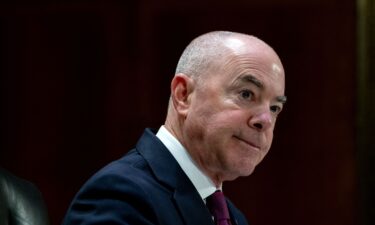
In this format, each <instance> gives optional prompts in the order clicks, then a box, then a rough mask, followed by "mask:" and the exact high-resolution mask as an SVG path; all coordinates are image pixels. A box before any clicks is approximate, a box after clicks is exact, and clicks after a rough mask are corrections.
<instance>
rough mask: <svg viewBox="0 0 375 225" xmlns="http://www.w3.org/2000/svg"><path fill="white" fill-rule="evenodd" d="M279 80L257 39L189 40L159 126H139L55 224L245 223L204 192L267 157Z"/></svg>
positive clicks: (278, 67) (280, 98) (271, 55)
mask: <svg viewBox="0 0 375 225" xmlns="http://www.w3.org/2000/svg"><path fill="white" fill-rule="evenodd" d="M284 82H285V81H284V70H283V66H282V64H281V61H280V59H279V57H278V56H277V54H276V53H275V52H274V50H273V49H272V48H271V47H269V46H268V45H267V44H266V43H264V42H263V41H261V40H259V39H258V38H256V37H253V36H249V35H245V34H240V33H234V32H223V31H216V32H210V33H207V34H204V35H202V36H199V37H198V38H196V39H194V40H193V41H192V42H191V43H190V44H189V45H188V47H187V48H186V49H185V51H184V52H183V54H182V56H181V58H180V60H179V63H178V65H177V69H176V74H175V76H174V78H173V80H172V82H171V98H170V104H169V108H168V114H167V118H166V122H165V125H163V126H161V127H160V129H159V130H157V131H156V130H150V129H146V130H145V132H144V134H143V136H142V137H141V138H140V139H139V141H138V143H137V145H136V147H135V148H134V149H133V150H131V151H130V152H129V153H128V154H127V155H125V156H124V157H123V158H121V159H119V160H117V161H114V162H112V163H111V164H109V165H107V166H106V167H104V168H103V169H101V170H100V171H99V172H98V173H96V174H95V175H94V176H93V177H92V178H90V179H89V180H88V181H87V182H86V184H85V185H84V186H83V187H82V188H81V190H80V191H79V192H78V193H77V195H76V196H75V198H74V200H73V202H72V204H71V206H70V208H69V210H68V213H67V215H66V217H65V220H64V222H63V224H65V225H68V224H75V225H76V224H82V225H83V224H85V225H93V224H129V225H146V224H149V225H151V224H154V225H156V224H158V225H183V224H185V225H210V224H214V223H215V224H222V222H223V221H219V220H221V219H222V218H219V217H220V215H221V214H228V215H226V218H224V219H225V220H226V221H225V222H224V223H223V224H232V225H234V224H238V225H245V224H247V222H246V219H245V217H244V216H243V214H242V213H241V212H240V211H239V210H238V209H237V208H235V206H234V205H233V204H232V203H231V202H230V201H229V200H224V201H223V202H224V206H223V205H221V206H220V207H219V208H220V210H221V209H223V212H224V211H225V213H221V211H220V210H219V211H220V213H219V214H220V215H219V216H218V215H217V213H216V211H215V210H217V207H216V209H212V207H211V205H215V204H216V203H211V202H212V200H211V199H212V198H211V196H216V194H217V193H219V194H220V196H222V192H221V190H222V183H223V182H224V181H228V180H233V179H236V178H237V177H239V176H248V175H250V174H251V173H252V172H253V170H254V168H255V166H256V165H258V164H259V163H260V161H261V160H262V159H263V157H264V156H265V155H266V154H267V152H268V150H269V149H270V146H271V143H272V139H273V129H274V126H275V122H276V118H277V115H278V114H279V113H280V111H281V110H282V108H283V104H284V103H285V101H286V97H285V96H284ZM214 202H217V201H216V200H215V201H214ZM216 205H217V204H216ZM209 208H210V209H209ZM214 208H215V207H214ZM227 208H228V210H227Z"/></svg>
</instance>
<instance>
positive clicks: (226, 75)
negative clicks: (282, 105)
mask: <svg viewBox="0 0 375 225" xmlns="http://www.w3.org/2000/svg"><path fill="white" fill-rule="evenodd" d="M215 74H216V75H217V76H220V77H217V79H219V80H222V79H223V81H224V82H225V83H228V84H230V83H233V82H236V83H238V82H242V83H252V84H256V83H259V85H257V86H262V87H265V88H267V87H268V86H272V87H273V88H275V89H276V90H275V91H277V92H280V94H283V92H284V85H285V80H284V79H285V78H284V69H283V66H282V64H281V62H280V60H279V58H278V57H277V55H276V54H270V53H264V52H261V53H257V54H256V53H248V54H239V55H238V54H230V55H228V56H227V57H226V58H225V59H224V60H223V61H222V62H219V63H218V64H217V70H216V72H215ZM249 77H253V78H255V79H256V82H254V81H255V80H254V79H253V80H251V79H248V78H249ZM248 81H253V82H248Z"/></svg>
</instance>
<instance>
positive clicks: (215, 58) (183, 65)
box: [176, 31, 282, 77]
mask: <svg viewBox="0 0 375 225" xmlns="http://www.w3.org/2000/svg"><path fill="white" fill-rule="evenodd" d="M257 51H261V52H262V53H263V54H264V53H266V54H267V53H269V54H272V55H274V56H276V57H275V58H276V61H277V62H276V64H278V65H277V67H278V69H282V65H281V62H280V60H279V58H278V56H277V54H276V53H275V52H274V51H273V49H272V48H271V47H270V46H269V45H267V44H266V43H265V42H263V41H262V40H260V39H258V38H256V37H254V36H251V35H246V34H242V33H236V32H230V31H213V32H210V33H206V34H203V35H201V36H199V37H197V38H195V39H194V40H193V41H192V42H191V43H190V44H189V45H188V46H187V47H186V49H185V50H184V52H183V53H182V55H181V57H180V59H179V62H178V64H177V68H176V74H179V73H182V74H185V75H187V76H192V77H199V76H200V75H201V74H204V73H205V72H206V71H208V70H210V69H213V67H215V66H216V65H218V64H221V63H223V61H224V60H225V59H226V57H227V56H228V55H231V54H234V55H241V54H246V53H249V52H250V53H251V52H252V53H256V52H257Z"/></svg>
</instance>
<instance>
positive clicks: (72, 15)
mask: <svg viewBox="0 0 375 225" xmlns="http://www.w3.org/2000/svg"><path fill="white" fill-rule="evenodd" d="M356 18H357V17H356V3H355V1H354V0H304V1H300V0H252V1H250V0H248V1H245V0H230V1H229V0H228V1H217V0H216V1H214V0H206V1H202V0H199V1H198V0H190V1H172V0H159V1H151V0H149V1H148V0H139V1H135V0H134V1H129V0H128V1H115V0H110V1H83V0H81V1H67V0H65V1H63V0H61V1H57V0H56V1H47V0H45V1H32V2H31V1H8V2H2V3H0V75H1V76H0V79H1V80H0V85H1V105H0V107H1V125H0V129H1V146H0V148H1V150H0V165H1V166H2V167H4V168H6V169H7V170H9V171H11V172H12V173H14V174H15V175H17V176H19V177H22V178H25V179H27V180H29V181H31V182H33V183H34V184H36V185H37V186H38V188H39V189H40V190H41V192H42V193H43V196H44V198H45V201H46V204H47V206H48V209H49V215H50V218H51V222H52V224H59V223H60V222H61V220H62V218H63V215H64V214H65V211H66V209H67V207H68V205H69V203H70V201H71V199H72V198H73V196H74V194H75V193H76V192H77V191H78V189H79V188H80V186H81V185H82V184H83V183H84V182H85V181H86V180H87V179H88V178H89V177H90V176H91V175H92V174H93V173H94V172H95V171H97V170H98V169H99V168H101V167H102V166H103V165H105V164H107V163H108V162H110V161H111V160H114V159H117V158H119V157H121V156H122V155H123V154H124V153H126V152H127V151H128V150H129V149H130V148H132V147H133V146H134V144H135V142H136V141H137V139H138V137H139V136H140V135H141V133H142V131H143V129H144V128H145V127H154V128H158V127H159V126H160V125H161V124H163V122H164V119H165V114H166V109H167V103H168V97H169V83H170V80H171V78H172V77H173V75H174V69H175V65H176V63H177V60H178V57H179V55H180V54H181V53H182V51H183V49H184V47H185V46H186V45H187V44H188V43H189V42H190V40H192V39H193V38H194V37H196V36H198V35H200V34H202V33H205V32H208V31H212V30H231V31H238V32H244V33H249V34H253V35H256V36H258V37H259V38H261V39H263V40H264V41H266V42H267V43H269V44H270V45H271V46H273V47H274V49H275V50H276V51H277V52H278V53H279V56H280V57H281V59H282V61H283V64H284V67H285V70H286V79H287V81H286V82H287V83H286V95H287V96H288V103H287V105H286V107H285V110H284V111H283V113H282V115H281V116H280V118H279V121H278V124H277V128H276V131H275V140H274V144H273V147H272V150H271V151H270V153H269V155H268V156H267V157H266V159H265V160H264V161H263V163H262V164H261V165H259V167H258V168H257V170H256V171H255V173H254V174H253V175H251V176H250V177H247V178H240V179H238V180H236V181H233V182H228V183H226V184H225V187H224V189H225V192H226V193H227V195H228V196H229V197H230V198H231V199H232V201H233V202H234V203H235V204H236V205H237V206H238V207H239V208H240V209H242V210H243V212H244V213H245V214H246V216H247V217H248V219H249V221H250V222H251V224H256V225H272V224H288V225H300V224H304V225H357V224H360V221H361V212H360V211H361V201H360V193H359V192H360V191H359V188H358V179H359V174H358V172H357V164H358V162H357V150H356V139H355V137H356V93H357V91H356V81H357V77H356Z"/></svg>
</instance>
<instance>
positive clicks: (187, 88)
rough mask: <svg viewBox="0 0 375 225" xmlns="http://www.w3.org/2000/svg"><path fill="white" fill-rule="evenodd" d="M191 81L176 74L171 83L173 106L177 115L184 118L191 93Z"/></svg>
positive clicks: (189, 78) (192, 85) (183, 75)
mask: <svg viewBox="0 0 375 225" xmlns="http://www.w3.org/2000/svg"><path fill="white" fill-rule="evenodd" d="M193 87H194V83H193V79H191V77H189V76H186V75H185V74H176V75H175V76H174V77H173V80H172V82H171V95H172V101H173V106H174V108H175V110H176V111H177V113H178V114H180V115H182V116H184V117H186V115H187V113H188V109H189V106H190V97H191V93H192V92H193Z"/></svg>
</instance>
